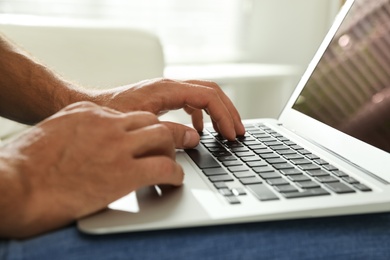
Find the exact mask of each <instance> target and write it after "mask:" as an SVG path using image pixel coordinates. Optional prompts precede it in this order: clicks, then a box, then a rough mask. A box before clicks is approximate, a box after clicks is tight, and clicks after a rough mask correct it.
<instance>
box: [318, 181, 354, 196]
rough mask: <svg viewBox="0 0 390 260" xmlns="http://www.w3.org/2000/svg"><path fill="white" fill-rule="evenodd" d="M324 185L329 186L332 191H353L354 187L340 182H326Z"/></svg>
mask: <svg viewBox="0 0 390 260" xmlns="http://www.w3.org/2000/svg"><path fill="white" fill-rule="evenodd" d="M325 185H326V187H327V188H329V189H330V190H332V191H334V192H336V193H351V192H355V190H354V189H352V188H351V187H349V186H347V185H346V184H344V183H341V182H334V183H326V184H325Z"/></svg>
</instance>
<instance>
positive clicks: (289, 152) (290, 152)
mask: <svg viewBox="0 0 390 260" xmlns="http://www.w3.org/2000/svg"><path fill="white" fill-rule="evenodd" d="M276 152H277V153H278V154H280V155H285V156H284V157H285V158H288V157H287V156H294V155H295V156H299V157H298V158H303V156H302V155H300V154H297V152H296V151H294V150H291V149H285V150H277V151H276ZM296 159H297V158H296Z"/></svg>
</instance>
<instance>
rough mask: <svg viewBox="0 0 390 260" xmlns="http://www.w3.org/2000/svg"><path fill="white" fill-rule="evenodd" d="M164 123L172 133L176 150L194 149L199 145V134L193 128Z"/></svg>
mask: <svg viewBox="0 0 390 260" xmlns="http://www.w3.org/2000/svg"><path fill="white" fill-rule="evenodd" d="M162 123H163V124H164V125H165V126H167V127H168V128H169V130H170V131H171V133H172V136H173V139H174V142H175V146H176V148H179V149H186V148H194V147H195V146H197V145H198V144H199V139H200V137H199V134H198V132H197V131H195V130H194V129H192V128H191V127H188V126H185V125H181V124H177V123H172V122H162Z"/></svg>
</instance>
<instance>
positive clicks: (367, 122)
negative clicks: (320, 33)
mask: <svg viewBox="0 0 390 260" xmlns="http://www.w3.org/2000/svg"><path fill="white" fill-rule="evenodd" d="M293 108H294V109H296V110H298V111H300V112H302V113H304V114H306V115H308V116H310V117H312V118H315V119H317V120H319V121H321V122H323V123H325V124H327V125H330V126H332V127H334V128H336V129H339V130H341V131H343V132H345V133H347V134H349V135H351V136H354V137H356V138H358V139H360V140H362V141H365V142H367V143H369V144H372V145H374V146H376V147H378V148H380V149H382V150H385V151H387V152H390V0H375V1H372V0H356V1H355V3H354V4H353V6H352V8H351V9H350V11H349V13H348V15H347V17H346V18H345V20H344V21H343V23H342V25H341V27H340V28H339V29H338V32H337V33H336V35H335V37H334V38H333V40H332V42H331V43H330V45H329V46H328V48H327V49H326V51H325V53H324V55H323V57H322V58H321V60H320V62H319V63H318V64H317V66H316V68H315V70H314V72H313V74H312V75H311V77H310V79H309V80H308V82H307V84H306V86H305V88H304V89H303V91H302V92H301V94H300V96H299V97H298V99H297V100H296V102H295V104H294V106H293Z"/></svg>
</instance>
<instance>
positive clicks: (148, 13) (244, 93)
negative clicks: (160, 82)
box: [0, 0, 343, 136]
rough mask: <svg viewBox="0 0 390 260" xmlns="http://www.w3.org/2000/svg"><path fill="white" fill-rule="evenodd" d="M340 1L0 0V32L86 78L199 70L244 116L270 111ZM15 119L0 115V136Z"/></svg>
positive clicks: (178, 117) (85, 81) (102, 82)
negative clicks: (4, 117)
mask: <svg viewBox="0 0 390 260" xmlns="http://www.w3.org/2000/svg"><path fill="white" fill-rule="evenodd" d="M342 2H343V1H340V0H211V1H210V0H197V1H193V0H165V1H161V0H0V32H2V33H4V34H5V35H7V36H8V37H9V38H11V39H13V40H14V41H15V42H16V43H18V44H19V45H21V46H22V47H24V48H25V49H26V50H28V51H29V52H30V53H32V55H34V56H36V57H37V58H38V59H40V60H41V61H42V62H43V63H46V64H47V65H48V66H50V67H52V68H54V69H55V70H56V71H57V72H58V73H60V74H61V75H63V76H64V77H65V78H67V79H69V80H73V81H75V82H78V83H80V84H81V85H84V86H87V87H95V88H96V87H99V88H108V87H113V86H117V85H123V84H128V83H132V82H135V81H138V80H142V79H145V78H152V77H167V78H174V79H193V78H197V79H207V80H213V81H216V82H217V83H219V84H220V85H221V87H222V88H223V89H224V90H225V91H226V93H228V95H229V96H230V97H231V99H232V100H233V102H234V103H235V104H236V106H237V108H238V109H239V111H240V113H241V115H242V117H243V118H254V117H277V116H278V115H279V113H280V111H281V110H282V108H283V106H284V104H285V102H286V101H287V99H288V97H289V95H290V93H291V91H292V90H293V89H294V87H295V85H296V83H297V82H298V80H299V78H300V76H301V74H302V73H303V72H304V70H305V68H306V66H307V65H308V63H309V62H310V60H311V58H312V57H313V55H314V53H315V51H316V50H317V48H318V46H319V44H320V43H321V41H322V39H323V38H324V36H325V34H326V32H327V30H328V29H329V27H330V26H331V24H332V21H333V20H334V18H335V16H336V15H337V13H338V11H339V9H340V6H341V5H342ZM164 119H169V120H175V121H179V122H183V123H188V122H189V119H188V117H187V116H185V115H184V113H182V112H174V113H169V114H168V115H166V116H164ZM17 128H18V126H15V125H14V124H10V123H9V122H8V121H6V120H2V121H0V136H1V135H3V136H4V135H7V134H8V133H9V132H12V131H15V129H17Z"/></svg>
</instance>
